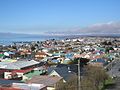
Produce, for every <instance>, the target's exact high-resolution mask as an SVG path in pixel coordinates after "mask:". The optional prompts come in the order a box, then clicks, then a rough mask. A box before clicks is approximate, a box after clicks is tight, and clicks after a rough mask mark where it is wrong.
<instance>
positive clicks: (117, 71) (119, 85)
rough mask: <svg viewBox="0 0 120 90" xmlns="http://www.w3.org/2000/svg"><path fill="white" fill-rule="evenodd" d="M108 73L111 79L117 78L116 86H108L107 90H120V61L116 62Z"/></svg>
mask: <svg viewBox="0 0 120 90" xmlns="http://www.w3.org/2000/svg"><path fill="white" fill-rule="evenodd" d="M109 69H110V70H109V71H108V72H107V73H108V74H109V75H110V76H111V77H113V76H115V77H116V78H115V84H114V85H111V86H108V87H107V89H105V90H120V59H117V60H115V62H113V65H111V67H109Z"/></svg>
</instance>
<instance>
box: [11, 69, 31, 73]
mask: <svg viewBox="0 0 120 90" xmlns="http://www.w3.org/2000/svg"><path fill="white" fill-rule="evenodd" d="M31 70H33V68H29V69H24V70H13V72H19V73H27V72H30V71H31Z"/></svg>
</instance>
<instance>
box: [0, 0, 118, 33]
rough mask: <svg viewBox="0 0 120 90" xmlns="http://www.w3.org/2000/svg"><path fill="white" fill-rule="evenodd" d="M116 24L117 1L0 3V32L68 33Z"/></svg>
mask: <svg viewBox="0 0 120 90" xmlns="http://www.w3.org/2000/svg"><path fill="white" fill-rule="evenodd" d="M119 21H120V0H0V32H12V33H30V34H41V33H44V32H64V31H66V32H68V31H69V30H70V31H71V30H72V31H76V30H78V29H80V28H86V27H91V26H93V25H98V24H101V23H102V24H103V23H107V24H108V23H109V22H115V23H116V22H119ZM105 25H106V24H105ZM101 26H102V25H101ZM103 26H104V25H103ZM81 30H84V29H81ZM87 30H88V31H89V29H87ZM90 30H91V29H90Z"/></svg>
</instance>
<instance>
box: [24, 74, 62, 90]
mask: <svg viewBox="0 0 120 90" xmlns="http://www.w3.org/2000/svg"><path fill="white" fill-rule="evenodd" d="M61 82H63V78H62V77H58V76H48V75H46V76H34V77H33V78H32V79H30V80H28V81H27V82H26V83H27V84H30V83H31V84H32V83H34V84H43V85H45V86H47V90H55V89H56V86H57V85H58V84H59V83H61Z"/></svg>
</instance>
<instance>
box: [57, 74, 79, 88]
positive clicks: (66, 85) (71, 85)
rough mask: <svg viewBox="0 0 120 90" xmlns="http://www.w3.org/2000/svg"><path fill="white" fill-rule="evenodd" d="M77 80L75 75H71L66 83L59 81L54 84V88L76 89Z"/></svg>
mask: <svg viewBox="0 0 120 90" xmlns="http://www.w3.org/2000/svg"><path fill="white" fill-rule="evenodd" d="M77 80H78V78H77V76H72V77H71V78H69V80H68V81H67V82H66V83H64V82H60V83H59V84H58V85H57V86H56V90H78V82H77Z"/></svg>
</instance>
